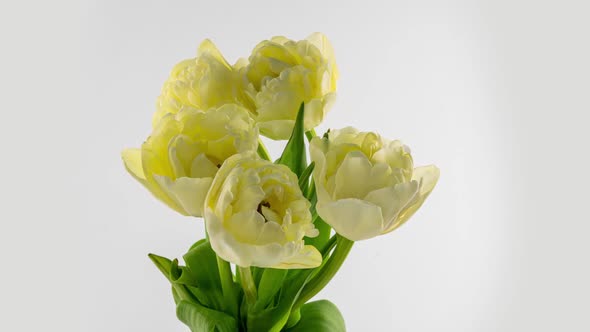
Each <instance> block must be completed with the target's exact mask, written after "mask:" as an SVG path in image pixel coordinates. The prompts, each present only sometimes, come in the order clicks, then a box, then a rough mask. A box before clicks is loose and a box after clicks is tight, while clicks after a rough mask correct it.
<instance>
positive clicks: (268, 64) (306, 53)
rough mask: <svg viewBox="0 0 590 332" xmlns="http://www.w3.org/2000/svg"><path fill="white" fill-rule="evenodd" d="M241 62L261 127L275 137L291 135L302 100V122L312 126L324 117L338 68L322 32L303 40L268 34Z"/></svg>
mask: <svg viewBox="0 0 590 332" xmlns="http://www.w3.org/2000/svg"><path fill="white" fill-rule="evenodd" d="M240 67H242V68H241V69H240V71H241V72H242V76H243V78H244V79H245V82H246V83H245V85H246V86H245V87H244V89H245V90H246V94H247V95H248V96H249V98H250V100H251V103H252V104H253V105H254V109H252V111H253V113H255V114H256V122H257V123H258V126H259V128H260V133H261V134H262V135H265V136H267V137H269V138H272V139H275V140H284V139H288V138H289V136H290V135H291V131H292V130H293V125H294V123H295V118H296V117H297V111H298V109H299V105H300V104H301V102H305V121H304V126H305V129H306V130H310V129H313V128H315V127H316V126H317V125H318V124H320V123H321V122H322V121H323V119H324V116H325V114H326V113H327V112H328V110H329V109H330V107H331V105H332V103H333V101H334V100H335V97H336V81H337V79H338V68H337V66H336V60H335V58H334V51H333V49H332V46H331V44H330V42H329V41H328V39H327V38H326V37H325V36H324V35H323V34H321V33H314V34H312V35H311V36H309V37H307V39H304V40H300V41H292V40H289V39H287V38H285V37H274V38H271V39H270V40H265V41H263V42H261V43H259V44H258V45H257V46H256V47H255V48H254V50H253V51H252V54H251V55H250V57H249V59H248V63H247V64H245V63H241V64H240Z"/></svg>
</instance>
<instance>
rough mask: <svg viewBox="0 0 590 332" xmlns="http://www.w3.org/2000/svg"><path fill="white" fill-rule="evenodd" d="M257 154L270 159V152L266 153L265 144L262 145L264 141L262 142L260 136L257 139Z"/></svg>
mask: <svg viewBox="0 0 590 332" xmlns="http://www.w3.org/2000/svg"><path fill="white" fill-rule="evenodd" d="M258 155H259V156H260V157H261V158H262V159H266V160H268V161H272V160H271V159H270V154H269V153H268V150H267V149H266V146H265V145H264V142H262V140H261V139H260V138H259V139H258Z"/></svg>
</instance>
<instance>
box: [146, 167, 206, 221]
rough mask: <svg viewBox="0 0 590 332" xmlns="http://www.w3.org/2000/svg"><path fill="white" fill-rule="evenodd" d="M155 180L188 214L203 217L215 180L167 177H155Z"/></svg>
mask: <svg viewBox="0 0 590 332" xmlns="http://www.w3.org/2000/svg"><path fill="white" fill-rule="evenodd" d="M154 180H156V182H157V183H158V184H159V185H160V187H161V188H162V190H163V191H164V192H166V193H167V194H168V196H169V197H170V198H172V199H174V200H175V201H176V202H177V203H178V205H180V206H181V207H182V208H183V209H184V211H186V213H187V214H189V215H191V216H193V217H201V216H202V215H203V204H204V201H205V196H206V195H207V192H208V191H209V187H210V186H211V182H212V181H213V178H189V177H182V178H178V179H176V180H171V179H170V178H169V177H167V176H160V175H154Z"/></svg>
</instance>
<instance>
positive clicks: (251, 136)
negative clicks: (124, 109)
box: [122, 104, 258, 217]
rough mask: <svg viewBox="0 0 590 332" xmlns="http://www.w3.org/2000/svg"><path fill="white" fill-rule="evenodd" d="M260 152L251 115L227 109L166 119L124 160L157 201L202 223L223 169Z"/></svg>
mask: <svg viewBox="0 0 590 332" xmlns="http://www.w3.org/2000/svg"><path fill="white" fill-rule="evenodd" d="M257 147H258V130H257V129H256V127H255V123H254V120H252V118H251V117H250V115H249V113H248V111H247V110H246V109H244V108H242V107H240V106H238V105H235V104H227V105H224V106H222V107H219V108H214V109H210V110H208V111H206V112H203V111H199V110H196V109H183V110H180V111H179V112H178V113H176V114H168V115H166V116H164V117H163V118H162V119H161V120H160V122H159V123H158V124H157V125H156V127H155V128H154V130H153V132H152V134H151V136H150V137H149V138H148V139H147V141H146V142H145V143H144V144H143V145H142V147H141V149H126V150H124V151H123V153H122V157H123V161H124V163H125V167H126V169H127V171H128V172H129V173H130V174H131V175H132V176H133V177H134V178H135V179H136V180H138V181H139V182H140V183H141V184H143V185H144V186H145V187H146V188H147V189H148V190H149V191H150V192H151V193H152V194H154V196H156V197H157V198H158V199H159V200H161V201H162V202H164V203H166V204H167V205H168V206H170V207H171V208H173V209H174V210H176V211H178V212H180V213H181V214H183V215H191V216H195V217H201V216H202V214H203V202H204V200H205V196H206V194H207V191H208V190H209V187H210V186H211V183H212V182H213V178H214V177H215V174H217V171H218V169H219V167H220V166H221V164H223V162H224V161H225V160H226V159H227V158H229V157H231V156H232V155H234V154H236V153H240V152H247V151H256V149H257Z"/></svg>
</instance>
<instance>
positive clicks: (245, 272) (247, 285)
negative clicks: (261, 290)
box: [238, 266, 258, 306]
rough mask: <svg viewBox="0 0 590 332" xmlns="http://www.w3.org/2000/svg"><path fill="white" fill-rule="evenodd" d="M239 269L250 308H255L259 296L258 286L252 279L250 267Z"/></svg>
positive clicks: (239, 267)
mask: <svg viewBox="0 0 590 332" xmlns="http://www.w3.org/2000/svg"><path fill="white" fill-rule="evenodd" d="M238 269H240V282H241V283H242V288H243V289H244V295H245V296H246V301H247V302H248V305H249V306H253V305H254V303H255V302H256V298H257V297H258V296H257V294H256V285H255V284H254V279H252V272H251V271H250V267H241V266H238Z"/></svg>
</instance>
